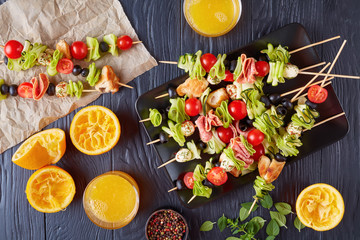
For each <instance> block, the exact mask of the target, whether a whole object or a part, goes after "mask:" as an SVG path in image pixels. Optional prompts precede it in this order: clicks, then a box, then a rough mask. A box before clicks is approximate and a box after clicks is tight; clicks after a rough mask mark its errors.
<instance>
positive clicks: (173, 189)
mask: <svg viewBox="0 0 360 240" xmlns="http://www.w3.org/2000/svg"><path fill="white" fill-rule="evenodd" d="M177 189H178V188H177V187H174V188H172V189H170V190H169V191H168V192H172V191H175V190H177Z"/></svg>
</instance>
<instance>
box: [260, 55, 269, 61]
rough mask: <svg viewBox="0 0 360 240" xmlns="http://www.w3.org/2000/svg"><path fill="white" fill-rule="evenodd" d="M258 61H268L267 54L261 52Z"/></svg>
mask: <svg viewBox="0 0 360 240" xmlns="http://www.w3.org/2000/svg"><path fill="white" fill-rule="evenodd" d="M259 61H265V62H267V61H268V58H267V54H262V55H260V57H259Z"/></svg>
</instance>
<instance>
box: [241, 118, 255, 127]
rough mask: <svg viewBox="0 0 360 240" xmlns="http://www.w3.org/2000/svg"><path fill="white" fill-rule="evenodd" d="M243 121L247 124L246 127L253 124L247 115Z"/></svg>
mask: <svg viewBox="0 0 360 240" xmlns="http://www.w3.org/2000/svg"><path fill="white" fill-rule="evenodd" d="M243 121H245V123H246V124H247V125H248V127H252V126H253V122H254V121H253V120H251V119H250V118H249V117H246V118H244V120H243Z"/></svg>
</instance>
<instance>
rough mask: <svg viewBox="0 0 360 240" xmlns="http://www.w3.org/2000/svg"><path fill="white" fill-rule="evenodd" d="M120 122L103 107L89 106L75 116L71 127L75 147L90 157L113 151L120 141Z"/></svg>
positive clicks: (71, 136)
mask: <svg viewBox="0 0 360 240" xmlns="http://www.w3.org/2000/svg"><path fill="white" fill-rule="evenodd" d="M120 133H121V128H120V122H119V119H118V118H117V117H116V115H115V114H114V113H113V112H112V111H111V110H110V109H108V108H105V107H102V106H89V107H86V108H83V109H81V110H80V111H79V112H78V113H77V114H75V116H74V119H73V120H72V122H71V126H70V138H71V141H72V143H73V144H74V146H75V147H76V148H77V149H78V150H79V151H81V152H83V153H85V154H88V155H98V154H102V153H105V152H107V151H109V150H110V149H112V148H113V147H114V146H115V145H116V143H117V142H118V141H119V138H120Z"/></svg>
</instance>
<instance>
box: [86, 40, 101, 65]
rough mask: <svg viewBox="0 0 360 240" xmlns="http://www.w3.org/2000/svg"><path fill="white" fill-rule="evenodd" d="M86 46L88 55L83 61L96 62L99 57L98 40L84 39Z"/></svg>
mask: <svg viewBox="0 0 360 240" xmlns="http://www.w3.org/2000/svg"><path fill="white" fill-rule="evenodd" d="M86 45H87V46H88V54H87V56H86V59H85V61H86V62H90V61H91V60H93V61H96V60H98V59H99V58H100V57H101V55H100V51H99V42H98V40H97V39H96V38H92V37H86Z"/></svg>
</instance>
